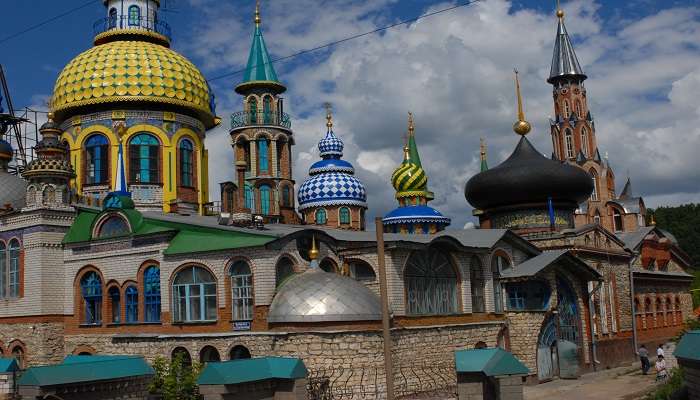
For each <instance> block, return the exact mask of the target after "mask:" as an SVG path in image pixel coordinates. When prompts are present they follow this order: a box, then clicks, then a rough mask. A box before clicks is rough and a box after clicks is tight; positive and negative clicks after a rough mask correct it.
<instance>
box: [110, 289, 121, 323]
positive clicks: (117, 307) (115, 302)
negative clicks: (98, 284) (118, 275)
mask: <svg viewBox="0 0 700 400" xmlns="http://www.w3.org/2000/svg"><path fill="white" fill-rule="evenodd" d="M109 299H110V300H111V302H112V323H115V324H118V323H119V322H121V320H122V315H121V313H122V307H121V304H122V302H121V295H120V294H119V288H118V287H114V286H113V287H111V288H110V289H109Z"/></svg>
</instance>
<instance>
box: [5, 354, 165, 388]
mask: <svg viewBox="0 0 700 400" xmlns="http://www.w3.org/2000/svg"><path fill="white" fill-rule="evenodd" d="M87 357H90V356H78V357H77V358H72V357H71V358H67V359H66V360H65V361H64V362H63V364H58V365H48V366H43V367H31V368H29V369H28V370H26V371H25V372H24V374H22V377H21V378H20V379H19V382H18V383H17V384H18V385H19V386H55V385H68V384H74V383H83V382H99V381H108V380H115V379H124V378H130V377H140V376H146V375H153V374H154V371H153V368H151V366H150V365H148V363H147V362H146V360H145V359H144V358H143V357H138V356H137V357H133V356H96V357H95V359H94V361H92V360H89V359H88V358H87Z"/></svg>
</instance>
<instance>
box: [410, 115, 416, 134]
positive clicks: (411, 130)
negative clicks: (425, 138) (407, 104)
mask: <svg viewBox="0 0 700 400" xmlns="http://www.w3.org/2000/svg"><path fill="white" fill-rule="evenodd" d="M415 131H416V126H415V125H413V113H412V112H410V111H409V112H408V135H409V136H413V135H414V134H415Z"/></svg>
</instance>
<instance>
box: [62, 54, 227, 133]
mask: <svg viewBox="0 0 700 400" xmlns="http://www.w3.org/2000/svg"><path fill="white" fill-rule="evenodd" d="M210 99H211V96H210V92H209V86H208V85H207V82H206V80H205V79H204V76H203V75H202V73H201V72H200V71H199V70H198V69H197V67H195V66H194V64H192V63H191V62H190V61H189V60H187V59H186V58H185V57H183V56H181V55H180V54H178V53H177V52H175V51H173V50H170V49H169V48H167V47H164V46H161V45H158V44H154V43H148V42H143V41H114V42H108V43H105V44H101V45H97V46H95V47H93V48H91V49H89V50H87V51H85V52H83V53H82V54H80V55H78V56H77V57H75V58H74V59H73V60H72V61H71V62H70V63H68V65H66V67H65V68H63V71H61V74H60V75H59V76H58V79H57V80H56V85H55V87H54V92H53V98H52V100H51V109H52V111H53V112H54V113H55V114H56V115H57V117H58V118H61V119H64V118H66V117H68V116H70V115H69V114H70V111H71V110H73V109H76V108H82V107H85V106H90V105H100V104H110V103H115V104H131V103H133V102H147V103H154V104H160V105H162V104H165V105H170V106H178V107H182V108H185V109H187V110H189V111H191V112H193V113H194V115H196V116H198V117H199V119H200V120H201V121H202V122H203V123H204V125H205V126H206V127H207V128H210V127H212V126H214V125H215V117H214V115H213V113H212V109H211V104H210Z"/></svg>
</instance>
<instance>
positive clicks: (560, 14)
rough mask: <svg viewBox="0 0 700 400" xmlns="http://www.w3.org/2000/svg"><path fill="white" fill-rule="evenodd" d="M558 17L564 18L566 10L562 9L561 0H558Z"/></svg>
mask: <svg viewBox="0 0 700 400" xmlns="http://www.w3.org/2000/svg"><path fill="white" fill-rule="evenodd" d="M557 18H559V19H564V10H562V9H561V5H560V4H559V0H557Z"/></svg>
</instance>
